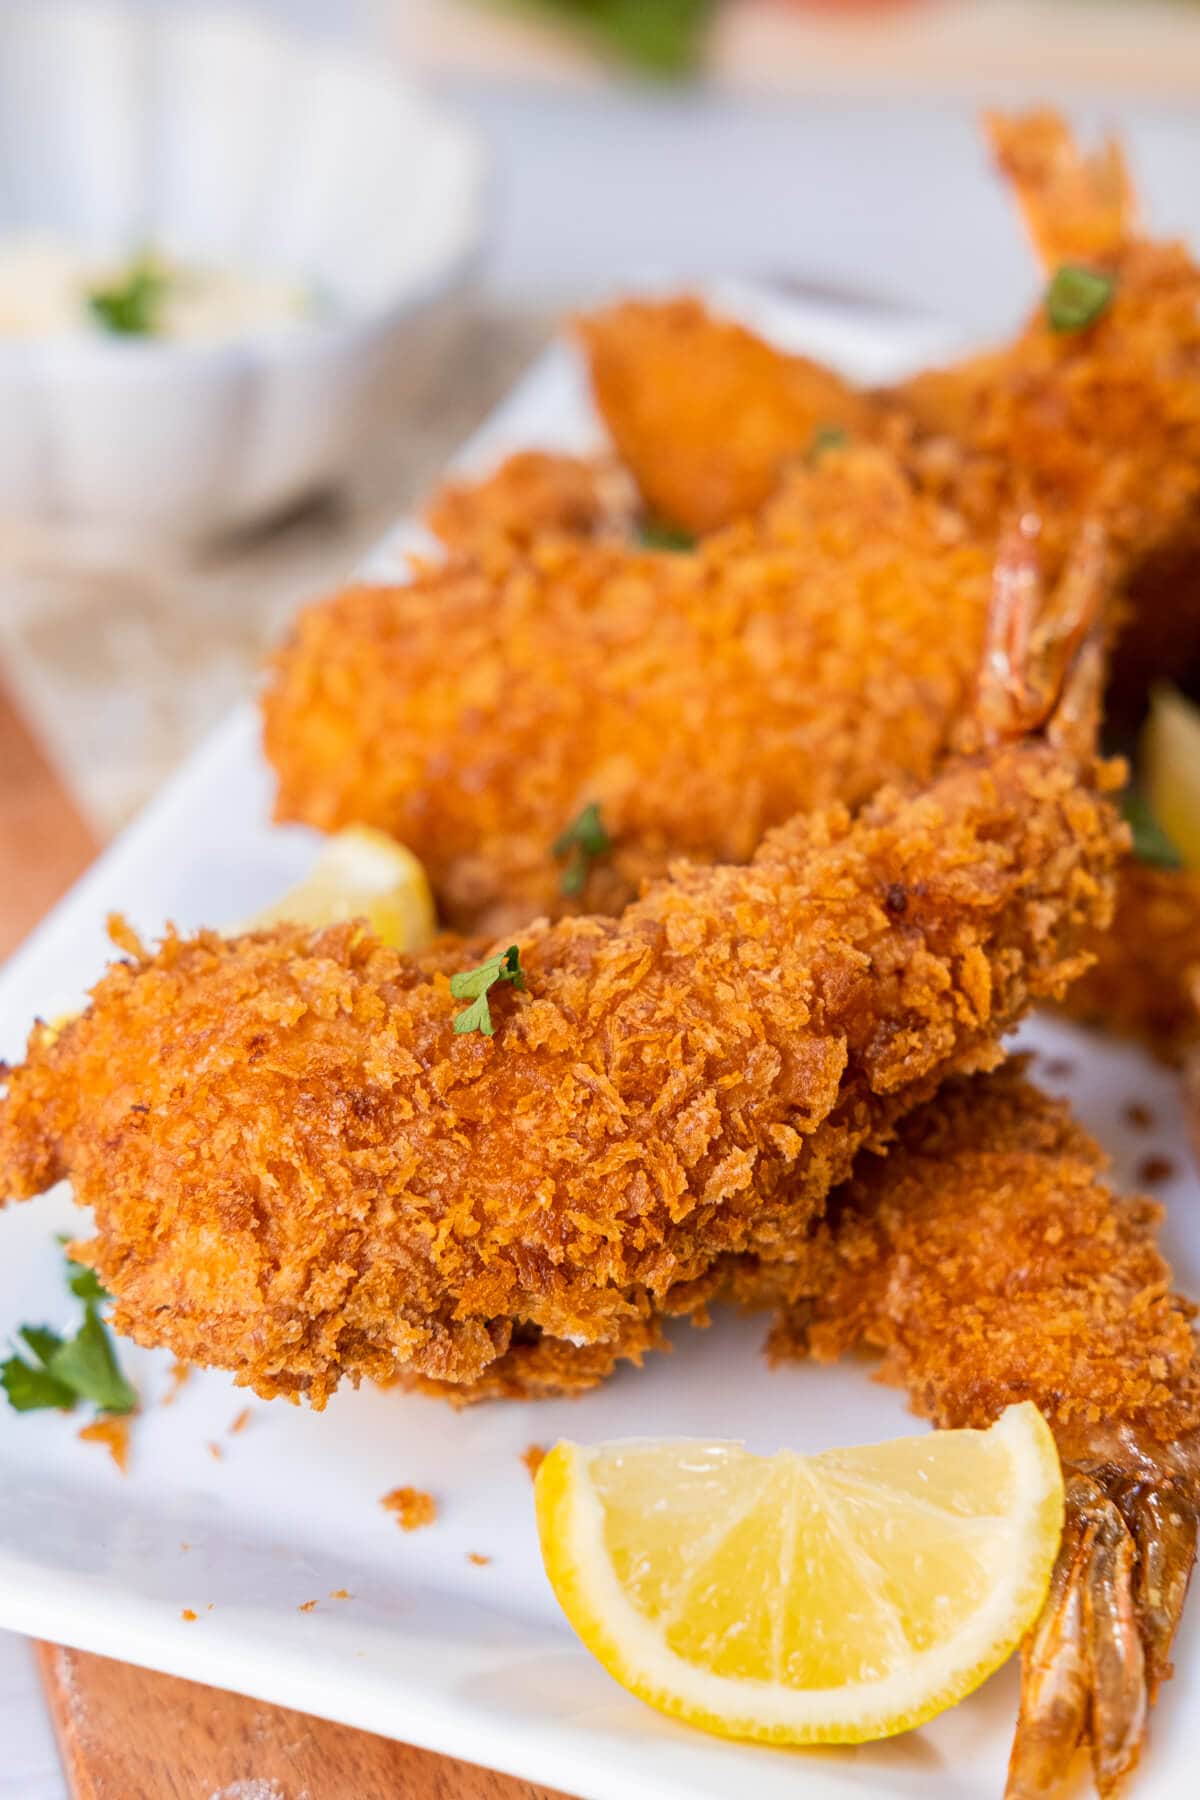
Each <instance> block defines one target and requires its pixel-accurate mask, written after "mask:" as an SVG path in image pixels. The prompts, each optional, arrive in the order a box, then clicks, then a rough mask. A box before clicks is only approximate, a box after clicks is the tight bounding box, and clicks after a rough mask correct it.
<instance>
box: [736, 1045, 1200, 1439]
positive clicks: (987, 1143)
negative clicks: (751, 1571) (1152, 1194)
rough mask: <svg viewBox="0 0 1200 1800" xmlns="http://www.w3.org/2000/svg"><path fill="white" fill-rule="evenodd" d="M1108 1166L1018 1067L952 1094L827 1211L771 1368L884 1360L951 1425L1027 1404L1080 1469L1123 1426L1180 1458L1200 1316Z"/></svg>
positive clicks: (1190, 1415) (1150, 1214)
mask: <svg viewBox="0 0 1200 1800" xmlns="http://www.w3.org/2000/svg"><path fill="white" fill-rule="evenodd" d="M1106 1161H1107V1159H1106V1158H1105V1156H1104V1154H1103V1152H1102V1151H1101V1150H1100V1149H1099V1148H1098V1146H1097V1145H1096V1144H1095V1143H1094V1142H1093V1141H1092V1140H1091V1139H1090V1138H1089V1137H1088V1136H1087V1134H1086V1133H1085V1132H1084V1131H1083V1130H1081V1128H1080V1127H1079V1126H1078V1125H1077V1124H1075V1122H1074V1121H1073V1120H1072V1118H1071V1117H1070V1114H1069V1113H1068V1111H1067V1109H1066V1107H1065V1106H1063V1105H1062V1104H1061V1103H1060V1102H1057V1101H1054V1100H1050V1099H1048V1098H1047V1097H1046V1096H1045V1095H1044V1094H1041V1093H1039V1091H1038V1090H1037V1089H1036V1088H1035V1087H1034V1086H1032V1084H1031V1083H1030V1082H1029V1081H1027V1080H1026V1079H1025V1078H1024V1076H1023V1075H1022V1073H1021V1071H1020V1069H1019V1067H1016V1066H1013V1065H1010V1066H1009V1067H1008V1068H1006V1069H1004V1070H1002V1071H1000V1072H998V1073H997V1074H994V1075H990V1076H987V1077H986V1078H979V1079H975V1080H969V1081H961V1082H953V1083H950V1084H949V1085H947V1086H946V1087H944V1088H943V1089H942V1090H941V1091H940V1092H939V1094H938V1096H937V1099H936V1101H935V1102H934V1103H932V1104H931V1105H929V1106H926V1107H923V1108H922V1109H921V1110H920V1111H919V1112H917V1113H914V1114H912V1115H911V1116H910V1117H909V1118H908V1119H906V1120H905V1121H904V1123H903V1124H902V1125H901V1126H900V1128H899V1130H898V1133H897V1137H896V1141H895V1143H894V1144H893V1146H892V1148H891V1150H890V1151H889V1154H888V1155H887V1157H886V1158H885V1159H882V1160H880V1159H877V1158H874V1157H871V1156H865V1157H863V1158H861V1159H860V1160H859V1162H858V1164H857V1165H856V1167H855V1172H854V1176H853V1178H852V1179H851V1180H850V1181H849V1182H847V1183H846V1185H845V1186H844V1187H843V1188H842V1189H840V1190H839V1192H838V1193H837V1195H836V1196H835V1197H834V1198H833V1200H832V1202H831V1206H830V1210H829V1215H828V1218H827V1220H826V1221H824V1222H823V1223H822V1225H821V1226H820V1227H819V1229H818V1231H817V1233H816V1235H815V1237H814V1241H813V1245H812V1251H811V1256H812V1263H811V1267H810V1270H809V1280H810V1282H811V1289H810V1291H811V1293H812V1295H813V1298H811V1299H810V1300H809V1301H807V1302H805V1303H803V1304H802V1305H800V1306H798V1307H796V1308H794V1309H793V1310H792V1311H790V1312H785V1314H784V1315H783V1316H782V1318H781V1319H780V1321H779V1322H778V1324H777V1326H776V1328H775V1330H774V1332H773V1334H772V1339H771V1348H772V1350H773V1353H774V1354H775V1355H777V1356H789V1355H797V1354H799V1355H804V1354H809V1353H811V1354H812V1355H813V1356H815V1357H817V1358H818V1359H819V1360H821V1361H832V1360H833V1359H835V1358H836V1357H838V1356H840V1355H842V1354H843V1353H844V1352H845V1351H847V1350H849V1349H852V1348H853V1347H854V1346H855V1345H858V1344H862V1345H866V1346H869V1347H870V1348H872V1349H874V1350H877V1351H882V1352H883V1353H884V1357H885V1361H884V1371H885V1374H886V1376H887V1377H888V1378H889V1379H891V1380H893V1381H896V1382H898V1383H899V1384H901V1385H902V1386H904V1387H905V1388H906V1389H907V1390H908V1392H909V1394H910V1396H911V1398H912V1403H913V1406H914V1408H915V1410H916V1411H917V1412H919V1413H922V1414H923V1415H924V1416H925V1417H927V1418H930V1419H932V1420H933V1421H934V1423H935V1424H937V1425H942V1426H962V1425H975V1426H983V1425H988V1424H990V1423H991V1421H992V1420H993V1419H994V1418H996V1417H997V1415H998V1414H999V1413H1000V1412H1001V1411H1003V1409H1004V1408H1005V1407H1006V1406H1009V1405H1011V1404H1013V1403H1014V1402H1016V1401H1021V1400H1033V1401H1034V1402H1035V1403H1036V1404H1037V1405H1038V1406H1039V1407H1040V1408H1041V1410H1042V1411H1043V1413H1044V1414H1045V1415H1046V1417H1047V1419H1048V1420H1049V1422H1050V1424H1051V1425H1052V1426H1053V1428H1054V1430H1055V1433H1056V1435H1057V1437H1058V1439H1059V1442H1060V1446H1061V1447H1062V1448H1063V1450H1064V1454H1066V1455H1068V1456H1071V1455H1073V1454H1075V1455H1077V1454H1081V1453H1083V1452H1086V1450H1087V1448H1088V1446H1089V1445H1091V1444H1092V1443H1094V1442H1095V1441H1096V1440H1097V1438H1098V1437H1099V1438H1105V1437H1107V1436H1108V1435H1109V1434H1111V1433H1114V1432H1117V1431H1118V1430H1122V1429H1123V1430H1127V1431H1128V1432H1129V1433H1131V1434H1132V1436H1133V1438H1134V1439H1136V1440H1137V1441H1138V1442H1139V1443H1141V1444H1142V1445H1143V1446H1144V1447H1145V1449H1146V1450H1147V1451H1149V1450H1150V1449H1151V1447H1152V1446H1154V1445H1156V1444H1157V1445H1169V1444H1171V1443H1172V1442H1173V1441H1174V1440H1175V1439H1177V1438H1179V1437H1181V1436H1182V1435H1183V1434H1184V1433H1185V1432H1189V1431H1192V1430H1195V1429H1196V1428H1197V1426H1200V1358H1198V1356H1197V1345H1196V1338H1195V1334H1194V1330H1193V1324H1192V1321H1193V1319H1194V1317H1195V1313H1196V1309H1195V1307H1194V1306H1192V1305H1191V1304H1190V1302H1188V1301H1186V1300H1184V1299H1182V1298H1181V1297H1180V1296H1179V1295H1178V1294H1173V1293H1172V1292H1171V1291H1170V1287H1171V1270H1170V1268H1169V1266H1168V1264H1167V1263H1166V1261H1165V1259H1164V1258H1163V1256H1162V1253H1161V1251H1160V1250H1159V1249H1158V1246H1157V1243H1156V1232H1157V1227H1158V1225H1159V1224H1160V1223H1161V1221H1162V1217H1163V1210H1162V1208H1161V1207H1160V1206H1158V1205H1156V1204H1155V1203H1154V1202H1153V1201H1151V1200H1147V1199H1144V1198H1140V1197H1138V1198H1133V1199H1121V1198H1117V1197H1116V1196H1114V1195H1113V1193H1112V1192H1111V1191H1110V1189H1109V1187H1108V1185H1107V1183H1106V1182H1105V1180H1104V1171H1105V1167H1106Z"/></svg>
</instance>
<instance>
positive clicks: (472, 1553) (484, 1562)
mask: <svg viewBox="0 0 1200 1800" xmlns="http://www.w3.org/2000/svg"><path fill="white" fill-rule="evenodd" d="M491 1560H492V1559H491V1557H490V1556H484V1555H482V1554H481V1552H480V1551H478V1550H468V1551H467V1561H468V1562H469V1563H474V1564H475V1567H476V1568H477V1569H486V1568H487V1566H488V1564H489V1563H490V1562H491Z"/></svg>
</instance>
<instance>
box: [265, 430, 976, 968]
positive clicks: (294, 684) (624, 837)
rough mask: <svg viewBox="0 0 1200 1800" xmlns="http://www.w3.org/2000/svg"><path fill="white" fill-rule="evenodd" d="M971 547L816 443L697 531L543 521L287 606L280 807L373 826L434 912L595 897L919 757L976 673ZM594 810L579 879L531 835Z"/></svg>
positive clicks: (276, 712) (506, 923)
mask: <svg viewBox="0 0 1200 1800" xmlns="http://www.w3.org/2000/svg"><path fill="white" fill-rule="evenodd" d="M990 567H991V559H990V555H989V553H988V552H987V551H986V550H985V549H983V548H981V547H980V546H979V545H978V544H973V543H972V542H970V541H969V540H968V539H966V538H965V537H964V534H963V532H962V530H961V528H960V527H959V526H958V524H957V522H956V521H955V519H954V518H953V517H952V516H951V515H949V514H948V513H947V512H946V511H945V509H944V508H942V507H941V506H940V505H939V504H937V503H935V502H932V501H929V500H925V499H922V498H920V497H919V496H917V495H915V494H914V492H913V490H912V487H911V485H910V483H909V482H908V481H907V480H906V479H905V477H904V476H903V475H902V474H901V473H900V471H899V470H898V469H897V468H896V466H895V465H894V464H893V463H892V462H891V461H890V459H888V458H887V457H886V456H885V455H884V454H883V453H881V452H874V451H859V452H857V453H845V454H841V455H834V454H830V455H828V456H826V457H825V458H823V459H822V462H821V466H820V467H819V468H817V469H814V470H811V471H804V472H802V473H800V474H798V475H797V476H795V477H794V478H793V479H791V480H790V481H789V482H788V483H786V484H785V487H784V489H783V490H782V491H781V493H780V495H779V496H778V498H777V499H776V501H775V502H774V503H773V504H772V505H771V506H770V507H769V508H768V509H767V511H766V513H765V514H764V516H763V518H762V519H761V520H760V521H759V522H758V523H757V524H755V525H753V526H752V525H749V524H746V525H743V526H741V527H738V528H735V529H732V530H730V531H728V532H726V533H723V534H722V535H721V536H720V537H719V538H716V539H713V540H710V541H709V542H708V543H707V544H705V545H704V546H703V548H702V549H701V550H700V551H699V552H697V553H696V554H694V555H678V554H670V553H651V552H640V553H636V552H633V551H631V550H628V549H625V548H622V547H616V546H612V545H604V544H597V543H588V542H575V543H571V542H567V541H563V540H558V541H555V542H548V541H544V542H542V543H540V544H539V545H537V546H536V547H534V548H533V549H531V550H529V551H528V552H525V553H522V552H520V551H519V550H517V549H515V548H513V547H512V546H505V547H503V548H498V549H496V551H495V554H494V555H492V556H491V557H485V558H484V559H483V560H482V561H480V562H463V561H455V562H452V563H451V564H450V565H449V566H448V567H446V568H445V569H444V570H435V571H429V572H427V573H425V574H424V575H422V576H421V577H420V578H419V579H417V580H415V581H414V582H413V583H412V584H411V585H409V586H407V587H403V588H391V589H381V588H356V589H351V590H349V591H348V592H346V593H344V594H341V595H339V596H337V597H336V598H335V599H333V600H331V601H327V602H326V603H325V604H324V605H321V606H317V607H314V608H311V609H310V610H309V611H308V612H306V613H304V614H303V615H302V616H301V618H300V620H299V621H298V623H297V626H296V628H295V631H294V633H293V637H292V640H291V642H290V644H289V645H288V646H286V647H285V649H284V650H283V652H282V653H281V654H280V656H279V657H278V658H277V660H276V665H275V670H274V674H273V678H272V681H271V684H270V686H269V689H268V691H267V694H266V696H265V700H264V717H265V742H266V748H267V753H268V756H269V757H270V759H271V761H272V762H273V764H274V766H275V769H276V772H277V774H278V778H279V789H278V801H277V814H278V816H279V817H280V818H282V819H298V820H303V821H305V822H307V823H309V824H312V825H316V826H317V827H318V828H320V829H323V830H334V829H337V828H339V827H341V826H344V825H348V824H351V823H363V824H371V825H375V826H378V827H380V828H381V829H383V830H385V831H389V832H391V833H392V834H393V835H394V836H395V837H397V838H399V839H400V840H401V841H402V842H404V843H406V844H407V845H408V846H409V847H410V848H411V849H412V850H413V851H414V852H415V853H416V854H417V855H418V856H419V857H420V858H421V861H422V862H423V863H424V865H425V867H426V869H427V871H428V874H429V877H430V880H431V882H432V884H433V888H434V891H435V893H436V895H437V898H438V901H439V905H440V907H441V909H442V912H443V916H444V917H445V918H446V920H447V922H448V923H450V924H452V925H455V926H457V927H460V928H480V929H487V930H493V931H495V932H497V933H499V932H501V931H503V930H506V929H510V928H512V927H513V926H514V925H520V924H522V923H524V922H525V921H526V920H528V919H529V918H530V917H532V916H535V915H536V914H538V913H540V912H545V913H548V914H558V913H562V912H564V911H566V910H571V909H574V908H575V907H577V906H578V907H586V909H587V910H589V911H591V912H616V911H619V909H620V907H621V906H622V905H624V904H625V903H626V902H627V901H628V900H629V899H630V898H632V896H633V895H634V894H635V893H636V892H637V889H638V887H639V885H640V884H641V883H642V882H643V881H644V880H646V879H647V878H650V877H654V876H657V875H660V874H661V873H662V872H663V870H664V869H665V868H666V867H667V864H668V862H669V860H670V859H671V858H672V857H673V856H678V855H687V856H691V857H693V858H697V859H701V860H705V861H728V862H735V861H745V860H746V859H748V858H749V857H750V856H751V855H752V854H753V852H754V850H755V848H756V847H757V845H758V843H759V841H760V840H761V838H762V836H763V834H764V832H766V831H767V830H769V829H770V828H771V827H772V826H774V825H777V824H779V823H781V822H782V821H783V820H784V819H787V818H790V817H791V816H792V815H793V814H794V813H796V812H798V811H801V810H805V809H808V808H811V807H816V806H822V805H825V804H827V803H828V802H830V801H831V800H844V801H845V802H847V803H848V804H850V805H851V806H854V805H857V804H859V803H860V802H861V801H862V800H863V799H865V798H866V797H867V796H868V795H869V794H871V793H873V792H874V791H875V789H876V788H877V787H879V786H880V785H881V784H882V783H884V782H886V781H889V780H894V779H897V778H899V777H901V776H905V775H912V776H915V777H917V778H919V779H924V778H927V777H928V776H929V775H930V774H931V773H932V771H933V770H934V768H935V767H936V765H937V763H938V761H939V758H940V757H941V756H942V755H943V753H944V751H945V749H946V745H947V742H948V739H949V735H950V732H951V730H952V728H953V724H954V721H955V719H956V718H957V717H958V716H959V715H960V714H961V712H962V711H963V710H964V708H965V706H966V703H967V700H968V698H969V696H970V694H971V692H972V690H973V685H974V679H975V671H976V668H977V664H978V660H979V656H980V651H981V647H982V642H983V632H984V621H985V615H986V600H987V594H988V591H989V585H990ZM590 802H598V803H599V804H600V805H601V808H602V816H603V820H604V824H605V827H606V829H607V831H608V833H609V835H610V837H611V838H612V840H613V845H614V848H613V852H612V854H611V856H608V857H606V858H604V859H602V860H601V861H599V862H597V863H596V864H594V865H593V869H592V874H591V878H590V880H589V881H588V883H587V885H586V887H585V888H584V890H583V891H582V893H581V894H579V895H578V896H577V897H574V898H572V899H571V900H567V899H566V898H565V897H564V895H563V894H562V891H561V888H562V873H563V871H562V865H561V864H560V863H558V862H556V860H555V858H554V855H553V853H552V846H553V844H554V842H555V840H556V838H557V837H558V836H559V834H560V833H561V832H562V831H563V829H564V827H566V826H567V825H568V824H569V822H570V821H571V820H572V819H573V818H574V817H575V816H576V815H577V814H578V813H579V811H580V809H581V808H582V807H583V806H585V805H586V804H588V803H590Z"/></svg>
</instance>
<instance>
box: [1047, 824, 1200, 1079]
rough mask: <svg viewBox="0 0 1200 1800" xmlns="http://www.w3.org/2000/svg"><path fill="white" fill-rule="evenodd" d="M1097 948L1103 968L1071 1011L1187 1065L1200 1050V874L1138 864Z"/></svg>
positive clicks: (1086, 980)
mask: <svg viewBox="0 0 1200 1800" xmlns="http://www.w3.org/2000/svg"><path fill="white" fill-rule="evenodd" d="M1091 949H1092V952H1093V955H1094V957H1095V961H1094V962H1093V963H1092V966H1091V968H1090V969H1088V970H1087V971H1086V973H1085V974H1084V975H1083V976H1082V977H1081V978H1080V980H1079V981H1077V982H1075V983H1074V984H1073V985H1072V986H1071V987H1070V988H1069V989H1068V991H1067V994H1066V996H1065V998H1064V1000H1063V1006H1064V1008H1065V1010H1066V1011H1067V1012H1068V1013H1070V1015H1071V1017H1072V1018H1074V1019H1078V1020H1079V1021H1080V1023H1081V1024H1084V1025H1098V1026H1102V1027H1103V1028H1104V1029H1105V1030H1106V1031H1114V1032H1116V1033H1118V1034H1119V1035H1120V1036H1122V1037H1131V1038H1136V1039H1137V1040H1138V1041H1139V1042H1140V1043H1143V1044H1145V1045H1146V1047H1147V1048H1148V1049H1149V1050H1152V1051H1153V1052H1154V1054H1155V1055H1156V1056H1158V1057H1160V1058H1161V1059H1162V1060H1163V1061H1164V1062H1169V1063H1182V1062H1183V1061H1184V1060H1185V1058H1186V1057H1187V1056H1188V1054H1189V1052H1190V1051H1191V1050H1192V1049H1193V1048H1194V1047H1195V1046H1196V1045H1197V1044H1200V1009H1198V1008H1197V1005H1196V998H1195V987H1196V983H1197V980H1198V979H1200V875H1197V874H1194V873H1192V872H1191V871H1189V870H1185V869H1159V868H1153V867H1151V866H1150V865H1148V864H1146V863H1144V862H1139V861H1138V860H1137V859H1136V858H1133V857H1131V858H1130V859H1129V860H1128V861H1127V862H1126V863H1125V864H1124V865H1123V866H1122V869H1121V873H1120V876H1119V878H1118V881H1117V907H1116V912H1115V913H1114V915H1113V922H1112V925H1111V927H1110V929H1109V930H1108V931H1106V932H1103V933H1101V934H1098V935H1097V937H1096V939H1095V941H1094V943H1093V944H1092V945H1091Z"/></svg>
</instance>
